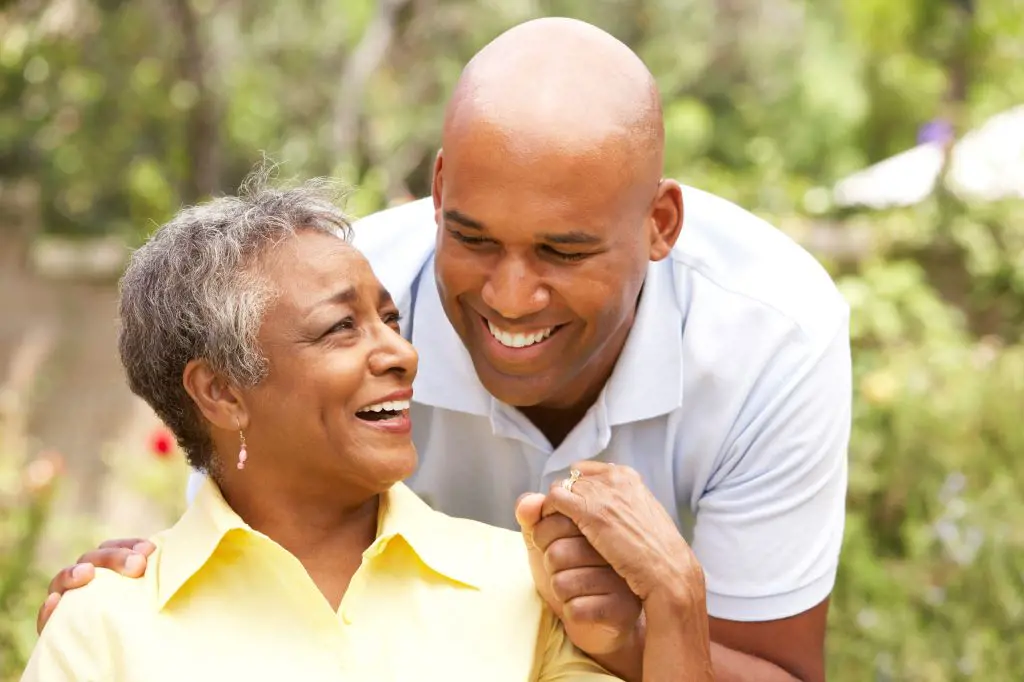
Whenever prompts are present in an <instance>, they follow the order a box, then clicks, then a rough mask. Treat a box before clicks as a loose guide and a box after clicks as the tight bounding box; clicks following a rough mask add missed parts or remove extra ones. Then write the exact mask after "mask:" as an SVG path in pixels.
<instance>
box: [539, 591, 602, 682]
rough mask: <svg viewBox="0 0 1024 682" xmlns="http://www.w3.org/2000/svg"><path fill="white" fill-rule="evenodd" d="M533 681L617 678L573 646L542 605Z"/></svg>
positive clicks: (598, 681)
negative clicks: (536, 663)
mask: <svg viewBox="0 0 1024 682" xmlns="http://www.w3.org/2000/svg"><path fill="white" fill-rule="evenodd" d="M536 659H537V662H538V665H537V666H536V667H537V669H536V670H535V671H534V675H533V676H532V679H534V680H536V681H537V682H610V681H611V680H619V679H620V678H618V677H615V676H614V675H612V674H611V673H609V672H607V671H606V670H605V669H604V668H602V667H601V666H600V665H598V664H597V663H595V662H594V661H593V660H591V659H590V658H589V657H588V656H587V655H586V654H585V653H583V652H582V651H580V650H579V649H577V648H576V647H575V646H574V645H573V643H572V641H571V640H570V639H569V637H568V636H566V634H565V629H564V628H563V627H562V622H561V621H560V620H558V618H557V617H556V616H555V614H554V613H553V612H552V611H551V609H549V608H547V607H544V609H543V617H542V618H541V624H540V637H539V639H538V642H537V656H536Z"/></svg>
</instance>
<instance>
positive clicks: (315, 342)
mask: <svg viewBox="0 0 1024 682" xmlns="http://www.w3.org/2000/svg"><path fill="white" fill-rule="evenodd" d="M258 267H259V268H260V270H259V272H260V274H261V275H262V276H263V277H265V278H267V280H268V281H269V283H270V285H271V287H273V289H274V290H275V291H276V292H277V296H276V298H274V299H273V300H272V301H271V302H270V304H269V306H268V308H267V311H266V315H265V317H264V319H263V324H262V326H261V327H260V332H259V344H260V347H261V348H262V350H263V353H264V354H265V357H266V358H267V360H268V363H269V373H268V375H267V377H266V378H265V379H264V380H263V381H262V382H260V383H259V384H258V385H257V386H255V387H253V388H251V389H248V390H246V391H244V392H243V396H244V399H245V403H246V406H247V409H248V417H249V425H248V428H247V429H246V432H245V436H246V441H247V449H248V462H247V463H246V468H245V471H244V472H241V475H243V476H244V475H255V474H257V472H259V473H260V475H273V476H274V477H275V484H280V485H287V486H293V485H294V486H298V487H300V488H302V487H304V486H309V485H310V484H311V483H313V482H314V481H323V482H325V483H327V484H328V485H337V484H338V483H339V482H340V483H344V484H351V485H352V486H353V488H352V489H354V490H362V491H365V492H367V493H370V494H374V493H377V492H380V491H382V490H385V489H387V488H388V487H390V486H391V485H392V484H393V483H395V482H397V481H400V480H402V479H405V478H406V477H408V476H409V475H410V474H412V472H413V471H414V470H415V467H416V449H415V448H414V446H413V444H412V438H411V436H410V423H409V400H410V399H411V398H412V382H413V378H414V377H415V376H416V363H417V356H416V351H415V350H414V349H413V347H412V346H411V345H410V344H409V343H408V342H407V341H406V340H405V339H403V338H402V337H401V336H400V335H399V333H398V309H397V308H396V307H395V304H394V303H393V302H392V301H391V296H390V295H389V294H388V292H387V291H385V290H384V288H383V287H382V286H381V284H380V282H378V281H377V277H376V276H375V275H374V274H373V271H372V270H371V269H370V264H369V263H368V262H367V261H366V259H365V258H364V257H363V256H362V254H360V253H359V252H358V251H357V250H355V249H354V248H352V247H351V246H349V245H348V244H346V243H345V242H343V241H342V240H341V239H339V238H336V237H332V236H329V235H325V234H320V233H317V232H312V231H308V230H302V231H299V233H298V234H297V235H296V236H295V237H294V238H292V239H289V240H288V241H286V242H283V243H281V244H280V245H278V246H276V247H275V248H273V249H272V250H271V251H270V252H269V253H268V254H267V255H266V256H264V258H263V259H262V262H261V263H260V265H259V266H258ZM226 464H228V466H231V465H230V463H226Z"/></svg>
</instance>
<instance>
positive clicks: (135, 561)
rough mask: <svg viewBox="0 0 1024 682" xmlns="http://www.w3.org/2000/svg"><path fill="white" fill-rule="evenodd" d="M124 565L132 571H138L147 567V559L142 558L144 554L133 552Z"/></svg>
mask: <svg viewBox="0 0 1024 682" xmlns="http://www.w3.org/2000/svg"><path fill="white" fill-rule="evenodd" d="M124 567H125V569H127V570H128V571H131V572H132V573H137V572H139V571H142V570H143V569H145V568H146V561H145V559H143V558H142V555H140V554H132V555H131V556H129V557H128V558H127V559H125V562H124Z"/></svg>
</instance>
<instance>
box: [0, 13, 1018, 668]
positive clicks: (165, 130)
mask: <svg viewBox="0 0 1024 682" xmlns="http://www.w3.org/2000/svg"><path fill="white" fill-rule="evenodd" d="M971 6H973V11H970V12H969V11H967V9H968V8H969V7H971ZM0 7H2V8H3V9H0V183H11V182H13V181H14V180H19V179H21V180H23V179H25V178H28V179H30V180H32V181H33V182H35V183H36V184H37V185H38V189H39V196H40V211H41V220H40V221H39V229H40V230H42V231H45V232H52V233H60V234H67V235H86V236H87V235H97V234H103V233H117V234H123V235H125V236H127V237H128V238H129V239H138V238H139V237H141V236H142V235H144V234H145V233H147V232H148V231H149V230H150V229H151V228H152V227H153V225H154V224H157V223H159V222H161V221H162V220H164V219H166V218H167V217H168V216H169V215H170V214H171V213H172V212H173V211H174V210H175V209H176V208H177V207H178V206H179V205H181V204H182V203H189V202H193V201H196V200H198V199H200V198H202V197H203V196H206V195H209V194H212V193H217V192H224V191H231V190H232V189H233V188H234V187H235V186H236V185H237V183H238V181H239V180H240V179H241V177H242V176H243V175H244V173H245V172H246V171H247V170H248V169H249V168H250V167H251V165H252V163H253V162H254V161H256V160H257V159H258V156H259V152H260V150H266V151H267V152H269V153H270V154H271V155H272V156H273V157H275V158H277V159H280V160H282V161H284V162H285V168H284V172H285V173H287V174H294V175H319V174H332V175H336V176H340V177H342V178H344V179H346V180H347V181H349V182H351V183H353V184H354V185H356V186H357V188H358V190H357V191H356V192H355V194H354V195H353V197H352V200H351V203H350V206H349V208H350V209H351V210H352V212H353V213H355V214H357V215H361V214H366V213H368V212H370V211H373V210H376V209H379V208H381V207H383V206H385V205H387V204H389V203H390V202H393V201H401V200H403V199H406V198H408V197H411V196H423V195H425V194H426V193H427V191H428V182H429V169H430V165H431V163H432V161H433V157H434V154H435V152H436V146H437V142H438V133H439V129H440V124H441V113H442V108H443V105H444V100H445V97H446V95H447V93H448V92H449V91H450V89H451V86H452V85H453V83H454V82H455V79H456V78H457V77H458V74H459V71H460V69H461V67H462V65H463V64H464V63H465V61H466V60H467V59H468V58H469V57H470V56H471V55H472V53H473V52H474V51H475V50H476V49H478V48H479V47H481V46H482V45H483V44H484V43H485V42H486V41H487V40H489V39H491V38H492V37H494V36H495V35H497V34H498V33H499V32H500V31H501V30H503V29H505V28H507V27H509V26H511V25H512V24H514V23H517V22H519V21H522V20H525V19H527V18H530V17H533V16H539V15H543V14H562V15H569V16H575V17H578V18H581V19H585V20H588V21H591V22H593V23H595V24H597V25H599V26H602V27H603V28H605V29H607V30H609V31H610V32H612V33H613V34H615V35H616V36H618V37H620V38H621V39H623V40H624V41H626V42H627V43H628V44H630V45H631V46H633V47H634V48H635V49H636V50H637V51H638V52H639V53H640V54H641V56H642V57H643V58H644V59H645V60H646V61H647V63H648V64H649V65H650V67H651V69H652V71H653V72H654V73H655V75H656V76H657V78H658V80H659V83H660V85H661V88H662V92H663V96H664V104H665V117H666V128H667V142H666V144H667V156H666V159H667V165H668V168H667V172H668V174H670V175H672V176H674V177H677V178H679V179H680V180H682V181H684V182H686V183H688V184H692V185H696V186H700V187H702V188H704V189H707V190H710V191H712V192H716V193H718V194H720V195H722V196H725V197H726V198H729V199H732V200H734V201H737V202H739V203H741V204H743V205H744V206H746V207H748V208H751V209H753V210H755V211H757V212H759V213H761V214H763V215H765V216H766V217H768V218H770V219H772V220H774V221H775V222H777V223H778V224H783V225H790V226H792V225H796V226H807V225H813V224H817V223H818V222H827V223H828V224H829V225H830V226H831V227H832V229H834V230H837V231H838V232H839V233H840V234H852V233H854V232H856V231H864V232H866V233H867V234H868V235H869V236H870V237H871V239H870V240H869V241H870V246H869V247H867V248H865V249H863V250H862V252H857V253H854V254H852V255H851V254H849V253H845V254H835V253H830V252H828V251H827V250H823V251H821V252H819V253H818V254H817V255H819V257H821V259H822V260H823V261H824V262H825V263H826V264H827V265H828V267H829V268H830V269H831V270H832V272H833V273H834V274H835V276H836V278H837V281H838V282H839V284H840V286H841V288H842V290H843V291H844V293H845V294H846V296H847V297H848V299H849V301H850V303H851V306H852V309H853V318H852V333H853V341H854V348H855V357H854V364H855V367H854V371H855V386H856V387H857V395H856V404H855V414H854V430H853V437H852V443H851V450H850V457H851V475H850V495H849V518H848V528H847V538H846V545H845V554H844V558H843V565H842V568H841V571H840V574H839V581H838V584H837V587H836V590H835V593H834V596H833V606H832V612H831V624H830V633H829V640H828V648H829V652H830V659H829V666H830V679H831V680H833V681H836V682H862V681H863V680H865V679H875V680H906V681H908V682H947V681H953V680H967V679H983V680H993V681H998V680H1016V679H1020V675H1021V671H1024V532H1022V531H1021V525H1020V523H1019V522H1018V519H1019V517H1020V516H1024V459H1022V458H1021V457H1020V456H1019V455H1020V454H1021V453H1022V452H1024V425H1022V422H1024V420H1022V417H1024V407H1022V406H1024V346H1022V345H1021V333H1022V331H1024V255H1022V254H1024V206H1022V205H1021V203H1020V202H1017V203H1013V202H1006V203H1001V204H992V205H986V206H966V205H962V204H960V203H959V202H958V201H956V200H954V199H952V198H951V197H949V196H945V195H943V194H941V193H940V194H939V195H937V196H935V197H933V198H931V199H929V200H928V201H926V202H925V203H923V204H921V205H919V206H916V207H913V208H908V209H901V210H896V211H889V212H886V213H882V214H865V213H850V212H844V213H839V212H836V211H835V210H834V209H833V207H832V205H831V200H830V197H831V194H830V191H829V189H828V188H829V187H831V185H832V183H833V182H835V181H836V180H837V179H839V178H841V177H843V176H844V175H845V174H847V173H850V172H852V171H854V170H857V169H858V168H861V167H863V166H864V165H866V164H868V163H872V162H875V161H878V160H880V159H882V158H885V157H887V156H889V155H892V154H895V153H898V152H900V151H902V150H904V149H907V148H909V147H911V146H912V145H913V144H914V143H915V136H916V134H917V131H918V129H919V128H920V126H921V125H922V124H924V123H926V122H928V121H929V120H932V119H936V118H940V117H941V118H945V119H946V120H949V121H950V122H951V123H952V124H953V126H954V129H955V130H956V131H957V132H959V133H962V132H963V131H965V130H966V129H967V128H968V127H970V126H973V125H977V124H979V123H981V122H982V121H983V120H984V119H985V118H987V117H988V116H991V115H993V114H995V113H997V112H999V111H1001V110H1003V109H1006V108H1009V107H1010V106H1013V105H1015V104H1019V103H1021V102H1024V70H1022V69H1021V68H1020V64H1021V63H1022V60H1024V0H986V1H984V2H981V1H979V2H976V3H970V2H968V1H967V0H904V1H903V2H892V1H891V0H819V1H817V2H802V1H799V0H763V1H754V0H547V1H545V0H501V1H500V2H497V1H491V2H481V1H479V0H380V1H379V2H377V1H374V0H331V1H327V2H313V1H312V0H290V1H288V2H285V1H283V0H281V1H271V0H262V1H260V2H240V1H239V0H191V2H190V1H189V0H138V1H136V2H131V3H128V2H118V1H116V0H104V1H100V0H93V1H89V0H62V1H59V2H58V1H53V2H45V1H43V0H21V1H15V2H7V3H4V4H3V5H0ZM0 229H3V228H2V226H0ZM801 229H802V228H800V229H797V231H798V232H799V231H801ZM4 528H6V526H4V527H0V534H2V533H6V532H7V531H5V530H4ZM9 543H10V540H9V538H6V537H3V536H2V535H0V548H2V549H3V550H4V551H5V552H6V551H7V547H8V546H9ZM38 596H39V598H41V597H42V594H41V592H40V593H39V595H38ZM28 601H30V602H31V601H32V600H31V599H30V600H28ZM2 606H3V605H2V604H0V608H2ZM32 611H33V612H34V609H32ZM4 615H5V616H6V615H7V614H4ZM32 615H33V614H32V613H29V612H28V610H23V612H20V613H19V614H18V617H20V618H25V619H27V618H30V617H31V616H32ZM0 646H2V645H0ZM0 653H4V652H0ZM8 653H9V652H8ZM3 659H4V660H8V657H3ZM12 674H16V671H12V670H11V669H7V670H2V671H0V679H6V678H7V677H10V676H11V675H12Z"/></svg>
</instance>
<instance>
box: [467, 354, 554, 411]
mask: <svg viewBox="0 0 1024 682" xmlns="http://www.w3.org/2000/svg"><path fill="white" fill-rule="evenodd" d="M481 365H483V366H481ZM476 370H477V377H479V379H480V383H482V384H483V386H484V388H486V389H487V392H488V393H490V394H491V395H492V396H494V397H495V398H496V399H498V400H499V401H501V402H503V403H505V404H506V405H510V406H512V407H536V406H538V405H541V404H543V403H545V402H547V401H548V400H550V398H551V392H552V391H551V387H552V386H553V385H554V382H553V381H552V380H551V377H550V376H549V375H548V373H547V372H544V373H542V374H538V373H532V374H518V375H517V374H509V373H506V372H502V371H500V370H498V369H497V368H496V367H494V366H493V365H491V364H489V363H487V362H486V361H484V362H482V363H480V364H477V365H476Z"/></svg>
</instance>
